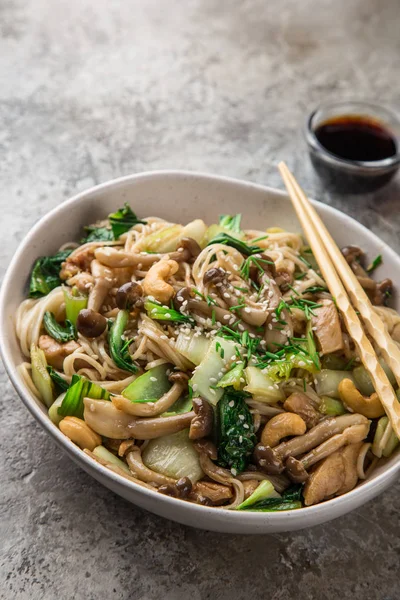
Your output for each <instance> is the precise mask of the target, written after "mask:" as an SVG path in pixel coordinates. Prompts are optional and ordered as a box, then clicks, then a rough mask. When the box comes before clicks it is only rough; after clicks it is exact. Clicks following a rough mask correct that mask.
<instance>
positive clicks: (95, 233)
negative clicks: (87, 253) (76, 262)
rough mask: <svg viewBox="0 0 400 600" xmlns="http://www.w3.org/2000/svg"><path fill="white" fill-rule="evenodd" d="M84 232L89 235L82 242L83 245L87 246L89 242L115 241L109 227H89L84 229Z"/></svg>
mask: <svg viewBox="0 0 400 600" xmlns="http://www.w3.org/2000/svg"><path fill="white" fill-rule="evenodd" d="M84 230H85V231H86V232H87V234H88V235H87V236H86V237H85V238H83V239H82V240H81V244H87V243H88V242H112V241H113V240H114V235H113V232H112V230H111V229H109V228H108V227H96V226H95V225H87V226H86V227H84Z"/></svg>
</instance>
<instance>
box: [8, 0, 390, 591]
mask: <svg viewBox="0 0 400 600" xmlns="http://www.w3.org/2000/svg"><path fill="white" fill-rule="evenodd" d="M399 11H400V6H399V3H398V0H383V1H378V0H352V2H348V1H347V0H335V2H333V1H331V0H304V1H303V2H297V1H295V0H281V1H280V2H278V1H277V0H270V1H269V2H265V1H263V0H246V1H239V0H236V1H235V0H225V1H221V0H219V1H218V0H186V2H180V1H179V0H169V1H168V2H167V1H166V0H158V1H156V0H141V1H131V2H122V1H121V0H96V1H95V0H68V1H67V0H58V1H57V2H52V1H51V0H0V33H1V41H0V156H1V160H0V181H1V186H0V208H1V213H0V214H1V218H0V239H1V241H2V243H1V245H0V262H1V269H2V270H3V271H4V268H5V267H6V265H7V264H8V261H9V259H10V257H11V256H12V254H13V251H14V249H15V248H16V246H17V244H18V243H19V242H20V240H21V239H22V238H23V237H24V235H25V234H26V232H27V231H28V229H29V228H30V227H31V226H32V224H33V223H34V222H35V221H36V220H37V219H38V218H39V217H41V216H42V215H43V214H44V213H46V211H48V210H49V209H50V208H52V207H53V206H55V205H56V204H58V203H60V202H62V201H63V200H65V199H66V198H68V196H70V195H71V194H74V193H75V192H77V191H78V190H82V189H84V188H86V187H88V186H91V185H93V184H96V183H99V182H102V181H105V180H107V179H109V178H112V177H117V176H119V175H123V174H127V173H131V172H137V171H141V170H144V169H158V168H186V169H194V170H202V171H211V172H215V173H220V174H225V175H232V176H236V177H242V178H248V179H250V180H253V181H258V182H263V183H269V184H271V185H275V186H278V187H282V184H281V182H280V178H279V176H278V174H277V172H276V169H275V164H276V162H277V160H278V159H285V160H287V162H288V163H289V165H290V166H291V167H292V168H293V169H294V170H295V173H296V175H297V176H298V177H299V179H300V181H301V182H302V183H303V184H304V186H305V187H306V188H307V190H308V191H309V193H311V194H313V195H314V196H315V197H318V198H320V199H322V200H323V201H325V202H328V203H329V204H333V205H335V206H337V207H339V208H341V209H342V210H344V211H345V212H348V213H350V214H352V215H354V216H355V217H356V218H358V219H359V220H360V221H362V222H363V223H364V224H366V225H367V226H368V227H369V228H370V229H372V230H373V231H375V232H376V233H377V234H378V235H380V236H381V237H382V238H383V239H385V240H386V241H387V242H389V243H390V244H391V245H392V246H393V247H394V248H395V249H397V250H400V242H399V239H398V235H397V234H398V230H399V225H400V212H399V210H398V207H399V201H400V200H399V184H398V182H397V183H394V184H393V185H392V186H391V187H389V188H387V189H385V190H382V191H381V192H379V193H378V194H377V195H375V196H367V197H363V198H352V197H346V198H345V197H333V196H332V195H329V194H327V193H326V192H324V190H323V187H322V185H321V183H320V182H319V181H318V179H317V177H316V176H315V175H314V173H313V171H312V168H311V166H310V164H309V162H308V158H307V156H306V153H305V148H304V143H303V140H302V135H301V128H302V126H303V121H304V118H305V115H306V114H307V113H308V112H309V111H310V110H311V108H312V107H313V106H314V105H315V104H317V103H319V102H322V101H324V100H327V99H334V98H349V97H358V98H368V99H371V100H377V101H379V102H382V103H386V104H388V105H392V106H396V105H398V102H399V94H400V92H399V84H398V75H399V66H400V37H399V35H398V23H399ZM397 283H398V282H397ZM1 381H2V394H1V400H0V402H1V416H0V418H1V425H0V450H1V461H0V519H1V520H0V598H4V599H6V600H9V599H13V598H17V599H18V600H28V599H29V600H36V599H41V600H42V599H43V600H53V599H59V600H64V599H72V598H76V599H78V600H80V599H93V600H97V599H99V598H107V599H108V598H110V599H114V598H115V599H125V598H129V599H131V600H156V599H159V598H163V599H165V600H184V599H187V598H192V599H193V600H205V599H207V598H213V599H215V600H228V599H229V600H231V599H233V600H241V599H246V600H247V599H249V598H254V599H257V598H264V597H265V598H268V599H269V600H286V599H289V598H294V597H296V598H299V599H302V598H306V599H310V600H311V599H315V600H319V599H322V598H325V599H327V600H331V599H332V600H333V599H336V598H338V597H340V598H341V599H343V600H347V599H350V598H352V599H359V598H360V599H361V598H362V599H364V600H396V599H398V598H399V597H400V589H399V588H400V586H399V579H398V566H399V555H400V540H399V533H400V527H399V523H398V515H399V509H400V500H399V494H400V485H397V486H395V487H394V488H392V489H391V490H389V491H388V492H386V493H385V494H383V495H382V496H381V497H379V498H378V499H377V500H375V501H374V502H370V503H369V504H367V505H366V506H365V507H363V508H362V509H360V510H358V511H356V512H355V513H353V514H350V515H348V516H346V517H344V518H342V519H340V520H337V521H335V522H332V523H330V524H327V525H323V526H320V527H316V528H314V529H312V530H308V531H303V532H299V533H295V534H281V535H271V536H262V537H240V536H232V535H217V534H213V533H207V532H201V531H196V530H194V529H190V528H186V527H183V526H180V525H176V524H174V523H171V522H167V521H164V520H162V519H160V518H158V517H155V516H153V515H151V514H149V513H147V512H145V511H142V510H139V509H137V508H135V507H134V506H131V505H130V504H128V503H127V502H125V501H124V500H121V499H120V498H118V497H116V496H115V495H113V494H112V493H111V492H109V491H108V490H106V489H103V488H102V487H101V486H100V485H99V484H98V483H96V482H95V481H92V480H91V479H90V478H89V477H88V476H87V475H86V474H85V473H83V472H82V471H80V470H79V469H78V467H76V466H75V465H74V464H72V463H71V462H70V461H69V460H68V459H67V458H66V456H64V455H63V454H62V452H61V451H60V450H59V449H58V448H56V447H55V445H54V444H53V443H52V441H51V440H50V439H49V438H48V437H47V436H46V435H45V434H44V432H43V431H41V430H40V429H39V427H38V426H37V425H36V423H35V422H34V421H33V420H32V418H31V417H30V415H29V414H28V413H27V411H26V410H25V408H23V406H22V404H21V403H20V401H19V399H18V397H17V395H16V393H15V392H14V390H13V389H12V387H11V385H10V383H9V382H8V380H7V377H6V376H5V374H4V373H3V374H2V380H1Z"/></svg>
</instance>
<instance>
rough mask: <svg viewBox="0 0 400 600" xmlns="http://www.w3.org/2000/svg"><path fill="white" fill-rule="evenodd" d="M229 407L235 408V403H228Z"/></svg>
mask: <svg viewBox="0 0 400 600" xmlns="http://www.w3.org/2000/svg"><path fill="white" fill-rule="evenodd" d="M228 406H230V407H231V408H233V407H234V406H235V402H234V401H233V400H231V401H230V402H229V403H228Z"/></svg>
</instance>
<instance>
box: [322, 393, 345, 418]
mask: <svg viewBox="0 0 400 600" xmlns="http://www.w3.org/2000/svg"><path fill="white" fill-rule="evenodd" d="M318 410H319V412H320V413H322V414H323V415H329V416H330V417H336V416H337V415H344V413H345V412H346V409H345V408H344V406H343V403H342V402H341V401H340V400H335V398H330V397H329V396H321V403H320V405H319V407H318Z"/></svg>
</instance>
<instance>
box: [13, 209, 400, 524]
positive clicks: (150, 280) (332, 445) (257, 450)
mask: <svg viewBox="0 0 400 600" xmlns="http://www.w3.org/2000/svg"><path fill="white" fill-rule="evenodd" d="M265 225H267V224H265ZM84 236H85V237H84V238H83V239H82V240H81V241H80V242H79V243H77V242H71V243H68V244H65V245H64V246H62V247H61V248H60V250H59V251H58V252H57V253H56V254H54V255H53V256H46V257H41V258H39V259H37V260H36V262H35V264H34V265H33V270H32V273H31V278H30V284H29V298H28V299H27V300H25V301H24V302H22V304H21V305H20V307H19V309H18V312H17V316H16V330H17V335H18V338H19V342H20V346H21V350H22V353H23V355H24V356H25V357H26V358H25V362H23V363H22V364H21V365H20V366H19V371H20V374H21V376H22V377H23V379H24V381H25V383H26V385H27V386H28V387H29V389H30V390H31V392H32V393H33V394H35V395H36V397H37V398H39V399H40V400H41V401H42V402H43V403H44V404H45V405H46V407H47V408H48V414H49V417H50V419H51V420H52V421H53V423H54V424H55V425H57V426H58V427H59V429H60V430H61V432H62V433H63V434H64V435H65V436H67V437H68V438H69V439H70V440H72V442H74V443H75V444H76V445H77V446H79V447H80V448H81V449H82V451H83V452H85V453H87V454H88V455H89V456H90V457H92V459H93V460H95V461H97V462H99V463H100V464H102V465H104V466H106V467H108V468H109V469H111V470H112V471H114V472H116V473H118V474H119V475H121V476H123V477H125V478H127V479H129V480H131V481H133V482H135V483H137V484H138V485H140V486H143V487H145V488H148V489H151V490H153V491H156V492H158V493H161V494H166V495H168V496H172V497H174V498H179V499H182V500H185V501H188V502H193V503H197V504H202V505H205V506H218V507H222V508H225V509H230V510H232V509H233V510H239V511H241V510H245V511H249V510H250V511H264V512H266V511H282V510H293V509H298V508H301V507H303V506H310V505H313V504H317V503H319V502H322V501H324V500H329V499H331V498H334V497H335V496H338V495H341V494H344V493H346V492H348V491H350V490H352V489H353V488H354V487H355V486H356V485H357V484H358V483H359V482H360V481H362V480H364V479H366V478H368V477H369V476H370V474H371V472H372V471H373V470H374V468H375V467H376V465H377V463H378V462H379V461H382V460H385V459H386V458H387V457H389V456H390V455H391V454H392V452H393V451H394V450H395V448H396V446H397V445H398V443H399V442H398V439H397V438H396V437H395V435H394V433H393V432H392V430H391V428H390V426H388V419H387V417H386V416H385V413H384V410H383V408H382V404H381V402H380V400H379V398H378V396H377V394H376V393H375V391H374V388H373V385H372V382H371V379H370V377H369V374H368V372H367V371H366V369H365V368H364V367H363V366H362V364H361V363H360V359H359V357H358V355H357V351H356V349H355V346H354V343H353V341H352V339H351V338H350V336H349V335H348V333H347V332H346V329H345V326H344V324H343V321H342V318H341V316H340V314H339V313H338V310H337V308H336V305H335V298H333V297H332V296H331V294H330V293H329V290H328V289H327V287H326V284H325V282H324V280H323V278H322V277H321V274H320V271H319V268H318V264H317V261H316V259H315V257H314V256H313V254H312V252H311V251H310V249H309V247H308V246H307V245H306V244H305V242H304V240H303V238H302V237H301V235H299V234H297V233H290V232H288V231H284V230H282V229H280V228H277V227H273V228H269V229H264V230H255V229H243V228H242V225H241V216H240V215H235V216H227V215H225V216H222V217H220V220H219V223H218V224H213V225H210V226H207V225H206V224H205V223H204V222H203V221H202V220H200V219H198V220H195V221H192V222H191V223H189V224H187V225H180V224H176V223H170V222H168V221H165V220H163V219H160V218H157V217H148V218H144V219H139V218H138V217H137V216H136V215H135V213H134V212H133V211H132V209H131V208H130V207H129V206H128V205H125V206H124V207H123V208H121V209H119V210H118V211H116V212H115V213H112V214H110V215H109V216H108V218H106V219H105V220H103V221H101V222H97V223H94V224H92V225H88V226H86V227H84ZM54 251H56V248H55V249H54ZM342 251H343V254H344V255H345V257H346V259H347V261H348V263H349V264H350V266H351V268H352V269H353V271H354V272H355V274H356V276H357V277H358V279H359V281H360V283H361V285H362V286H363V288H364V289H365V291H366V292H367V294H368V296H369V297H370V299H371V302H372V303H373V304H374V305H375V310H376V311H377V312H378V314H379V316H380V317H381V318H382V319H383V320H384V322H385V324H386V326H387V328H388V331H389V333H390V334H391V336H392V337H393V338H394V339H395V340H396V339H398V340H400V316H399V315H398V314H397V313H396V312H395V311H394V310H393V309H391V308H388V307H387V306H386V301H387V299H388V298H389V297H390V294H391V288H392V284H391V281H390V280H387V279H386V280H384V281H381V282H377V281H375V280H374V279H372V278H371V273H372V271H373V270H374V269H375V268H376V267H377V266H379V263H380V262H381V257H380V256H378V257H377V258H376V259H375V260H373V261H372V263H371V264H369V265H368V264H367V262H368V261H366V260H365V257H364V255H363V252H362V250H361V249H360V248H358V247H356V246H348V247H346V248H343V250H342ZM375 350H376V352H377V354H378V356H379V355H380V353H379V348H377V347H376V346H375ZM379 360H380V362H381V364H382V366H383V368H384V369H385V371H386V373H387V375H388V377H389V379H390V381H391V383H392V384H394V385H395V384H396V382H395V379H394V377H393V374H392V373H391V371H390V369H389V368H388V366H387V365H386V364H385V362H384V361H383V360H382V359H381V358H380V359H379Z"/></svg>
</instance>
